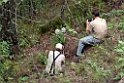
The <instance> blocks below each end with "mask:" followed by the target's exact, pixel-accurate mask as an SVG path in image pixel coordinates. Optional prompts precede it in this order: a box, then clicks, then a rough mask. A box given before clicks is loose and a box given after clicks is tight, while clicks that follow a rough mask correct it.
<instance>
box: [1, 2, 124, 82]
mask: <svg viewBox="0 0 124 83" xmlns="http://www.w3.org/2000/svg"><path fill="white" fill-rule="evenodd" d="M94 8H97V9H99V12H100V16H101V17H102V18H105V19H106V21H107V24H108V37H107V38H106V39H105V41H104V42H103V43H102V44H100V45H95V46H93V47H89V48H86V49H85V51H84V56H82V57H80V58H79V59H78V60H76V59H74V58H73V56H74V55H75V52H76V48H77V43H78V40H79V39H80V38H82V37H84V36H86V32H85V25H86V24H85V22H86V19H88V18H91V11H92V9H94ZM123 9H124V1H123V0H1V1H0V83H122V80H121V79H122V78H123V77H124V58H123V56H124V11H123ZM63 26H66V32H65V33H63V35H62V36H63V37H64V38H65V43H64V46H65V56H66V67H65V74H64V75H63V74H61V75H57V76H52V77H51V76H48V77H45V76H44V68H45V65H46V61H47V54H48V51H49V50H53V49H54V45H55V41H51V40H50V39H51V38H53V39H57V38H56V35H53V34H54V31H55V29H61V28H62V27H63ZM61 38H62V37H61Z"/></svg>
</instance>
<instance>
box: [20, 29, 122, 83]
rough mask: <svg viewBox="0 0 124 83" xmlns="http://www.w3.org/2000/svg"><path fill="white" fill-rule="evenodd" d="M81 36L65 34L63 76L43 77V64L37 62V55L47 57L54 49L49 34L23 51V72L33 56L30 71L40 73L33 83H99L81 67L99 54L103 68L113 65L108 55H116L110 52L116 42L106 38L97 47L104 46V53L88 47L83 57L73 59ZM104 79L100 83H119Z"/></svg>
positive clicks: (94, 47)
mask: <svg viewBox="0 0 124 83" xmlns="http://www.w3.org/2000/svg"><path fill="white" fill-rule="evenodd" d="M109 32H112V33H113V32H115V31H111V30H110V31H109ZM82 34H83V33H78V34H76V35H73V36H72V35H69V34H68V33H65V39H66V44H65V49H64V51H65V56H66V66H65V74H64V75H62V76H61V75H59V76H57V75H55V76H48V77H45V76H44V75H43V71H44V69H45V64H42V63H39V62H38V56H39V53H41V52H44V53H45V56H46V57H47V54H48V52H49V51H50V50H53V48H54V46H53V43H52V42H51V41H50V37H51V35H50V34H49V33H46V34H44V35H43V36H42V38H41V40H40V41H39V42H37V43H36V44H35V45H32V46H31V47H29V48H27V49H26V50H24V51H23V53H24V54H26V56H25V58H23V60H22V62H23V64H22V69H23V68H24V67H25V68H24V69H23V70H25V69H27V68H29V67H28V66H27V65H24V64H25V63H26V62H27V61H28V60H31V59H32V57H31V56H30V55H31V54H33V60H34V65H32V67H31V70H32V71H33V72H34V73H36V74H37V72H39V73H40V76H39V77H38V75H36V78H37V79H35V81H38V80H39V81H40V82H39V83H99V82H100V81H98V79H97V78H94V77H92V76H90V75H88V74H86V72H83V70H84V68H83V67H82V66H85V65H86V64H87V63H86V61H88V59H94V58H95V56H93V55H96V54H100V56H102V58H98V59H100V60H101V61H102V62H100V63H102V64H104V62H105V64H104V65H103V66H104V68H107V67H108V66H109V64H112V63H113V61H112V60H113V59H114V57H113V58H112V56H111V55H110V54H108V53H111V54H115V55H116V54H117V53H116V52H114V51H112V50H113V46H114V45H116V44H117V40H116V39H113V38H112V37H108V38H106V40H105V42H103V43H102V44H100V45H99V46H104V47H105V48H106V49H107V51H106V52H103V50H100V49H99V48H98V47H97V46H93V47H91V46H89V47H87V48H85V50H84V55H85V56H81V57H79V58H75V57H74V56H75V53H76V49H77V44H78V40H79V38H78V37H79V36H81V35H82ZM123 34H124V33H123ZM90 53H91V55H90ZM107 54H108V55H107ZM90 57H91V58H90ZM98 63H99V62H98ZM75 65H76V66H75ZM78 65H79V66H78ZM73 67H77V69H76V68H73ZM80 67H82V68H83V69H82V70H81V68H80ZM78 68H80V69H78ZM25 72H26V71H25ZM27 72H28V71H27ZM90 72H92V70H91V69H89V70H88V73H89V74H90ZM80 73H81V74H80ZM115 74H116V71H115ZM115 74H114V75H115ZM29 75H31V74H29ZM108 77H109V76H108ZM33 78H34V76H33V77H31V76H30V79H29V80H30V81H31V80H34V79H33ZM105 79H106V82H102V83H117V81H119V80H113V79H112V77H111V76H110V78H105ZM23 83H24V82H23ZM25 83H31V82H29V81H28V82H25ZM34 83H35V82H34ZM36 83H38V82H36Z"/></svg>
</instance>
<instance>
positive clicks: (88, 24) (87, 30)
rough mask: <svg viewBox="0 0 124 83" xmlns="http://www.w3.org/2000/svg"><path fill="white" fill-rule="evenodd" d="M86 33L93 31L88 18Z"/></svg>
mask: <svg viewBox="0 0 124 83" xmlns="http://www.w3.org/2000/svg"><path fill="white" fill-rule="evenodd" d="M86 33H87V34H90V33H91V31H90V22H88V20H87V21H86Z"/></svg>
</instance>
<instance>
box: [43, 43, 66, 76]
mask: <svg viewBox="0 0 124 83" xmlns="http://www.w3.org/2000/svg"><path fill="white" fill-rule="evenodd" d="M64 66H65V55H64V46H63V45H62V44H61V43H58V44H56V46H55V51H49V54H48V60H47V65H46V68H45V71H46V72H47V73H48V74H50V75H54V74H59V73H62V72H63V70H64Z"/></svg>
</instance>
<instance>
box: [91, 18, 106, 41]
mask: <svg viewBox="0 0 124 83" xmlns="http://www.w3.org/2000/svg"><path fill="white" fill-rule="evenodd" d="M89 27H90V28H91V29H93V30H94V37H95V38H98V39H103V38H104V37H105V36H106V34H107V24H106V21H105V19H102V18H99V17H97V18H95V19H94V20H93V21H91V22H90V26H89Z"/></svg>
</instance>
